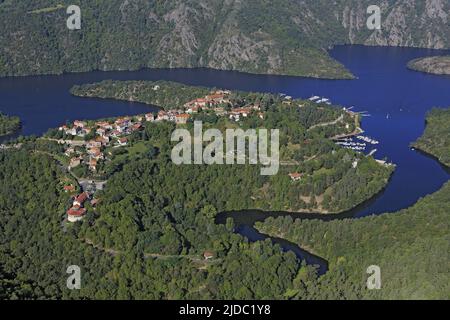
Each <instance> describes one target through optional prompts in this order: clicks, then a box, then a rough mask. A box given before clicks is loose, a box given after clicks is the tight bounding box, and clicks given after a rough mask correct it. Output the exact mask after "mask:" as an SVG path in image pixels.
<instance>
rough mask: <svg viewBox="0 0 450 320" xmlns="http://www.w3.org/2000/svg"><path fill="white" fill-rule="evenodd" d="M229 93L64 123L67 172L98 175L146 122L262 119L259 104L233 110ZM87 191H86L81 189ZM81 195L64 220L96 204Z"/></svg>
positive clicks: (68, 188)
mask: <svg viewBox="0 0 450 320" xmlns="http://www.w3.org/2000/svg"><path fill="white" fill-rule="evenodd" d="M230 95H231V91H228V90H216V91H213V92H211V93H210V94H209V95H207V96H205V97H203V98H198V99H195V100H192V101H190V102H187V103H186V104H184V106H183V109H173V110H160V111H159V112H158V113H156V114H155V113H148V114H145V115H138V116H127V117H119V118H117V119H115V120H114V121H104V120H103V121H96V122H91V121H80V120H75V121H73V123H70V124H65V125H63V126H61V127H59V128H58V131H59V132H61V133H64V134H65V136H66V137H70V138H69V139H63V140H58V142H59V143H63V144H64V145H65V146H66V149H65V152H64V154H65V156H66V157H68V159H69V163H68V170H69V171H70V170H73V169H75V168H77V167H78V166H81V165H86V166H87V167H88V168H89V171H90V173H91V174H92V175H95V174H96V173H97V172H98V167H99V164H101V163H102V162H108V161H111V157H112V153H111V150H112V149H114V148H120V147H125V146H127V145H128V143H129V141H128V140H129V139H128V137H129V136H130V135H131V134H133V133H135V132H139V131H141V130H143V129H144V128H145V124H146V123H154V122H161V121H169V122H173V123H175V124H177V125H184V124H187V123H188V121H190V120H192V119H193V118H195V115H196V114H199V113H202V112H213V113H215V114H216V115H217V116H220V117H228V118H229V119H230V120H231V121H235V122H239V121H241V120H242V119H243V118H247V117H249V116H250V115H251V114H252V113H256V114H257V116H258V117H260V118H261V119H264V113H263V112H261V110H260V107H259V106H258V105H250V106H246V107H234V106H232V103H231V101H230V99H229V96H230ZM82 189H86V188H82ZM75 190H76V188H75V187H74V186H73V185H66V186H64V191H65V192H70V193H74V192H75ZM82 191H83V192H82V193H80V194H77V195H74V197H73V203H72V206H71V208H70V209H68V210H67V220H68V221H69V222H77V221H80V220H82V219H83V217H84V216H85V215H86V213H87V210H86V208H85V203H86V202H87V201H90V203H91V205H92V207H95V205H96V204H97V203H98V199H93V193H94V192H93V190H82Z"/></svg>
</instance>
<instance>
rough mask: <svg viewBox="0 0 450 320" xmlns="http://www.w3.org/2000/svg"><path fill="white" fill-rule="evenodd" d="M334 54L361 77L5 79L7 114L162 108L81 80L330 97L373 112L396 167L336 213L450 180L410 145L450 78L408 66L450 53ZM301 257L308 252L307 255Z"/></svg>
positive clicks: (356, 213)
mask: <svg viewBox="0 0 450 320" xmlns="http://www.w3.org/2000/svg"><path fill="white" fill-rule="evenodd" d="M330 52H331V55H332V56H333V57H334V58H335V59H337V60H338V61H340V62H341V63H343V64H344V65H345V66H346V67H347V68H348V69H350V70H351V71H352V72H353V73H354V74H355V75H356V76H357V77H358V78H357V79H356V80H318V79H309V78H301V77H288V76H269V75H251V74H244V73H239V72H229V71H217V70H210V69H173V70H169V69H151V70H148V69H146V70H140V71H124V72H89V73H79V74H66V75H60V76H33V77H21V78H2V79H0V111H2V112H3V113H6V114H8V115H17V116H19V117H20V118H21V119H22V121H23V128H22V131H21V132H20V134H23V135H31V134H36V135H40V134H42V133H44V132H46V131H47V130H48V129H49V128H53V127H58V126H60V125H61V124H64V123H65V122H66V121H73V120H76V119H97V118H102V117H113V116H121V115H134V114H141V113H146V112H149V111H154V110H155V109H154V108H152V107H149V106H146V105H143V104H139V103H128V102H120V101H111V100H100V99H84V98H77V97H73V96H71V95H70V93H69V89H70V88H71V87H72V86H73V85H75V84H83V83H92V82H97V81H101V80H105V79H115V80H171V81H177V82H182V83H185V84H189V85H202V86H209V87H220V88H226V89H238V90H244V91H260V92H272V93H285V94H288V95H290V96H293V97H295V98H309V97H311V96H313V95H317V96H322V97H327V98H329V99H331V101H332V102H333V104H340V105H342V106H346V107H354V110H355V111H367V112H368V113H370V115H371V116H370V117H365V118H363V124H362V125H363V128H364V130H365V131H366V135H368V136H370V137H373V138H375V139H376V140H379V141H380V142H381V143H380V145H378V146H376V148H377V149H378V151H377V153H376V154H375V157H376V158H378V159H383V158H385V157H386V158H387V159H388V160H389V161H392V162H394V163H395V164H396V165H397V169H396V172H395V174H394V175H393V176H392V179H391V181H390V183H389V185H388V186H387V187H386V189H385V190H384V191H383V192H382V193H380V194H379V195H378V196H377V197H375V198H374V199H371V200H370V201H368V202H367V203H365V204H363V205H361V206H360V207H358V208H356V209H355V210H352V211H351V212H347V213H344V214H342V215H339V216H337V217H332V218H340V217H363V216H367V215H370V214H380V213H384V212H393V211H397V210H399V209H403V208H406V207H409V206H411V205H413V204H414V203H416V202H417V200H418V199H420V198H421V197H423V196H426V195H428V194H431V193H433V192H435V191H437V190H438V189H440V188H441V186H442V185H443V184H444V183H445V182H446V181H448V180H449V178H450V172H449V171H448V170H446V169H445V168H444V167H443V166H441V165H440V164H439V163H438V162H437V161H436V160H435V159H433V158H431V157H428V156H426V155H424V154H422V153H420V152H416V151H412V150H411V148H410V143H411V142H413V141H415V140H416V139H417V138H418V137H419V136H420V135H421V134H422V133H423V130H424V127H425V121H424V120H425V115H426V113H427V111H428V110H430V109H431V108H432V107H435V106H437V107H449V106H450V76H437V75H430V74H424V73H419V72H414V71H411V70H408V69H407V68H406V64H407V62H408V61H410V60H412V59H415V58H418V57H422V56H430V55H437V54H448V53H449V52H448V51H442V50H440V51H438V50H426V49H411V48H385V47H364V46H339V47H336V48H334V49H333V50H331V51H330ZM4 139H5V138H3V140H4ZM229 216H232V217H235V218H236V220H235V222H236V223H237V229H238V231H239V232H240V233H241V234H244V235H246V236H247V237H248V238H249V239H250V240H259V239H261V238H264V236H263V235H260V234H259V233H257V232H256V230H254V229H253V223H254V222H255V221H257V220H261V219H263V218H264V217H265V216H267V213H264V214H261V213H260V212H247V213H246V214H245V216H244V215H243V214H240V213H237V214H236V213H234V214H233V213H225V214H222V215H221V216H219V217H218V220H221V221H223V220H224V219H226V217H229ZM294 216H296V217H299V215H294ZM310 218H319V217H318V216H312V217H310ZM325 219H330V217H326V218H325ZM276 242H280V241H278V240H277V241H276ZM280 243H281V242H280ZM281 244H282V245H283V247H284V248H285V249H289V250H292V248H289V244H288V243H281ZM293 250H295V249H293ZM297 254H298V255H301V252H297Z"/></svg>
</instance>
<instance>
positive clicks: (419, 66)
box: [408, 56, 450, 75]
mask: <svg viewBox="0 0 450 320" xmlns="http://www.w3.org/2000/svg"><path fill="white" fill-rule="evenodd" d="M408 68H410V69H412V70H415V71H421V72H426V73H432V74H439V75H450V56H438V57H427V58H420V59H416V60H413V61H411V62H409V63H408Z"/></svg>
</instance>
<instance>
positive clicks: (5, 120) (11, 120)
mask: <svg viewBox="0 0 450 320" xmlns="http://www.w3.org/2000/svg"><path fill="white" fill-rule="evenodd" d="M19 128H20V119H19V117H9V116H7V115H4V114H3V113H1V112H0V137H1V136H4V135H7V134H10V133H13V132H14V131H16V130H18V129H19Z"/></svg>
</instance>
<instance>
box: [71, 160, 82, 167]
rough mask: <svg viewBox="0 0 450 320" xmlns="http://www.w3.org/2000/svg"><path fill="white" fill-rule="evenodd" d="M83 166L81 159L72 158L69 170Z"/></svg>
mask: <svg viewBox="0 0 450 320" xmlns="http://www.w3.org/2000/svg"><path fill="white" fill-rule="evenodd" d="M80 164H81V158H72V159H70V163H69V169H72V168H75V167H78V166H79V165H80Z"/></svg>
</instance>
